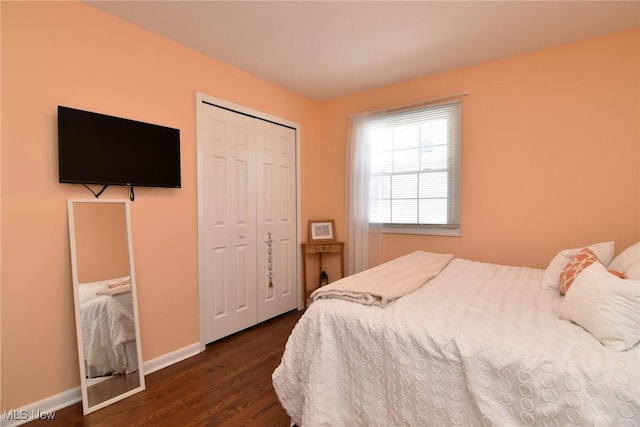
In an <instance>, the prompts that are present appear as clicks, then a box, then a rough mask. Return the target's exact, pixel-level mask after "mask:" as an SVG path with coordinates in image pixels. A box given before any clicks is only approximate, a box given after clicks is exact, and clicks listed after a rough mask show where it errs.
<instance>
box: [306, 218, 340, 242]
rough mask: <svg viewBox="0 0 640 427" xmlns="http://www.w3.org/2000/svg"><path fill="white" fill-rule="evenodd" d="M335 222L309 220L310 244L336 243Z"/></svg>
mask: <svg viewBox="0 0 640 427" xmlns="http://www.w3.org/2000/svg"><path fill="white" fill-rule="evenodd" d="M335 241H336V234H335V221H334V220H332V219H322V220H318V219H312V220H309V242H310V243H319V242H320V243H321V242H335Z"/></svg>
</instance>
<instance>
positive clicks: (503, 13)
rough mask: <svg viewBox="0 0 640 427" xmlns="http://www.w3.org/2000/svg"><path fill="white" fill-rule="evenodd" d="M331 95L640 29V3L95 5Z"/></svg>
mask: <svg viewBox="0 0 640 427" xmlns="http://www.w3.org/2000/svg"><path fill="white" fill-rule="evenodd" d="M88 4H90V5H92V6H94V7H97V8H99V9H102V10H104V11H106V12H108V13H110V14H113V15H115V16H119V17H121V18H123V19H126V20H128V21H130V22H132V23H134V24H136V25H138V26H140V27H143V28H146V29H148V30H150V31H153V32H155V33H158V34H161V35H163V36H164V37H167V38H169V39H172V40H174V41H176V42H179V43H182V44H184V45H186V46H189V47H191V48H193V49H195V50H197V51H200V52H202V53H204V54H206V55H210V56H212V57H214V58H216V59H218V60H220V61H222V62H225V63H227V64H229V65H232V66H235V67H237V68H241V69H243V70H245V71H248V72H250V73H252V74H254V75H256V76H259V77H261V78H263V79H265V80H268V81H270V82H273V83H276V84H278V85H280V86H283V87H285V88H288V89H290V90H292V91H294V92H297V93H300V94H302V95H305V96H307V97H309V98H312V99H315V100H318V101H324V100H330V99H334V98H337V97H340V96H344V95H347V94H351V93H354V92H358V91H361V90H366V89H371V88H374V87H379V86H384V85H387V84H391V83H396V82H399V81H402V80H407V79H411V78H415V77H421V76H426V75H429V74H432V73H436V72H439V71H444V70H449V69H453V68H458V67H463V66H467V65H472V64H476V63H481V62H486V61H490V60H493V59H498V58H502V57H506V56H510V55H514V54H518V53H523V52H528V51H532V50H536V49H540V48H544V47H548V46H553V45H558V44H562V43H567V42H571V41H575V40H580V39H585V38H589V37H595V36H599V35H603V34H607V33H611V32H616V31H621V30H626V29H630V28H633V27H638V26H640V1H281V2H276V1H265V0H263V1H89V2H88Z"/></svg>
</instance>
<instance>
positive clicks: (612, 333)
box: [558, 262, 640, 351]
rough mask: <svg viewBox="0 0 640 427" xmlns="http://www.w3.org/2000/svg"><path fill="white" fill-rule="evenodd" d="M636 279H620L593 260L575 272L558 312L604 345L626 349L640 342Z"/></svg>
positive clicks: (639, 286) (639, 298) (638, 284)
mask: <svg viewBox="0 0 640 427" xmlns="http://www.w3.org/2000/svg"><path fill="white" fill-rule="evenodd" d="M638 307H640V280H624V279H620V278H618V277H616V276H614V275H613V274H611V273H609V272H608V271H607V269H606V268H605V267H604V266H603V265H602V264H600V263H597V262H594V263H593V264H591V265H590V266H589V267H587V268H585V269H584V270H583V271H582V273H580V274H579V275H578V277H577V278H576V280H575V282H573V285H572V286H571V287H570V288H569V290H568V291H567V295H565V297H564V299H563V301H562V303H561V304H560V307H559V312H558V315H559V317H560V318H562V319H566V320H570V321H572V322H574V323H576V324H578V325H580V326H582V327H583V328H584V329H586V330H587V331H589V332H590V333H591V335H593V336H594V337H595V338H596V339H597V340H598V341H600V342H601V343H602V345H604V346H605V347H607V348H609V349H611V350H615V351H624V350H628V349H630V348H631V347H633V346H634V345H636V344H637V343H638V342H640V310H639V309H638Z"/></svg>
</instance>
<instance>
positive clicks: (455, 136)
mask: <svg viewBox="0 0 640 427" xmlns="http://www.w3.org/2000/svg"><path fill="white" fill-rule="evenodd" d="M444 108H446V109H451V112H450V113H449V114H448V115H447V118H448V119H449V120H450V124H449V126H448V129H447V167H446V172H447V180H448V184H447V196H446V199H447V223H446V224H428V223H425V224H418V223H415V224H414V223H409V224H403V223H375V222H371V221H370V224H369V229H370V230H371V231H377V232H383V233H391V234H415V235H436V236H456V237H457V236H460V229H461V225H460V223H461V220H460V214H461V209H460V204H461V200H460V199H461V197H460V194H461V192H460V175H461V149H462V135H461V127H462V126H461V121H462V120H461V116H462V102H461V101H460V100H459V99H456V100H453V101H445V102H440V103H437V104H430V105H424V106H421V107H418V108H408V109H404V110H395V111H393V113H392V115H393V116H394V117H396V118H397V117H401V116H403V115H405V116H407V115H410V114H416V112H420V111H434V110H438V109H444ZM427 114H428V113H427ZM416 123H419V121H416ZM395 126H400V125H399V124H396V125H395ZM384 127H385V128H389V127H391V128H393V125H391V126H389V125H387V124H385V126H384ZM398 150H400V149H394V150H392V151H398ZM421 172H422V170H421V169H418V170H416V171H415V172H407V174H409V175H414V176H416V177H417V179H420V173H421ZM374 175H375V176H389V177H392V176H394V175H398V173H397V172H396V173H394V171H391V172H390V173H386V174H380V173H376V174H374V173H373V172H371V173H370V177H373V176H374ZM451 182H453V184H451ZM378 200H382V199H378ZM389 200H390V201H392V200H393V197H391V198H390V199H389ZM416 200H417V201H418V204H419V201H420V198H418V199H416ZM370 209H371V206H370ZM417 209H418V210H417V211H416V213H417V214H419V208H417ZM452 209H454V212H452V211H451V210H452Z"/></svg>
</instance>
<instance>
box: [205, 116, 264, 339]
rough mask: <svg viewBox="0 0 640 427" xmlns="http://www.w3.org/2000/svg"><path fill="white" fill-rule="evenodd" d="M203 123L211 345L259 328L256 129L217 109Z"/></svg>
mask: <svg viewBox="0 0 640 427" xmlns="http://www.w3.org/2000/svg"><path fill="white" fill-rule="evenodd" d="M201 120H202V123H200V124H199V126H201V128H200V129H201V132H202V135H201V137H202V140H201V141H200V143H202V144H203V151H202V155H203V161H202V163H201V164H202V168H203V171H202V172H203V173H202V179H203V181H204V182H202V183H200V185H202V186H203V191H202V193H201V197H203V213H202V215H204V221H203V222H202V223H203V224H204V227H203V228H204V229H201V230H199V233H200V238H201V239H204V242H203V252H204V253H203V254H201V258H200V262H201V263H203V264H204V266H203V267H204V273H203V280H204V282H205V283H204V288H205V289H204V298H205V299H206V302H205V311H206V313H205V316H206V318H205V321H204V324H205V326H204V327H205V338H206V342H211V341H214V340H217V339H220V338H222V337H225V336H227V335H230V334H232V333H234V332H237V331H240V330H242V329H245V328H247V327H250V326H252V325H254V324H255V323H256V322H257V307H256V205H255V200H256V175H255V173H256V167H255V155H256V149H255V123H254V120H253V119H251V118H249V117H245V116H242V115H239V114H235V113H232V112H229V111H226V110H223V109H221V108H216V107H210V108H205V109H204V112H203V114H202V116H201ZM199 137H200V136H199ZM260 249H261V250H262V243H261V246H260Z"/></svg>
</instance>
